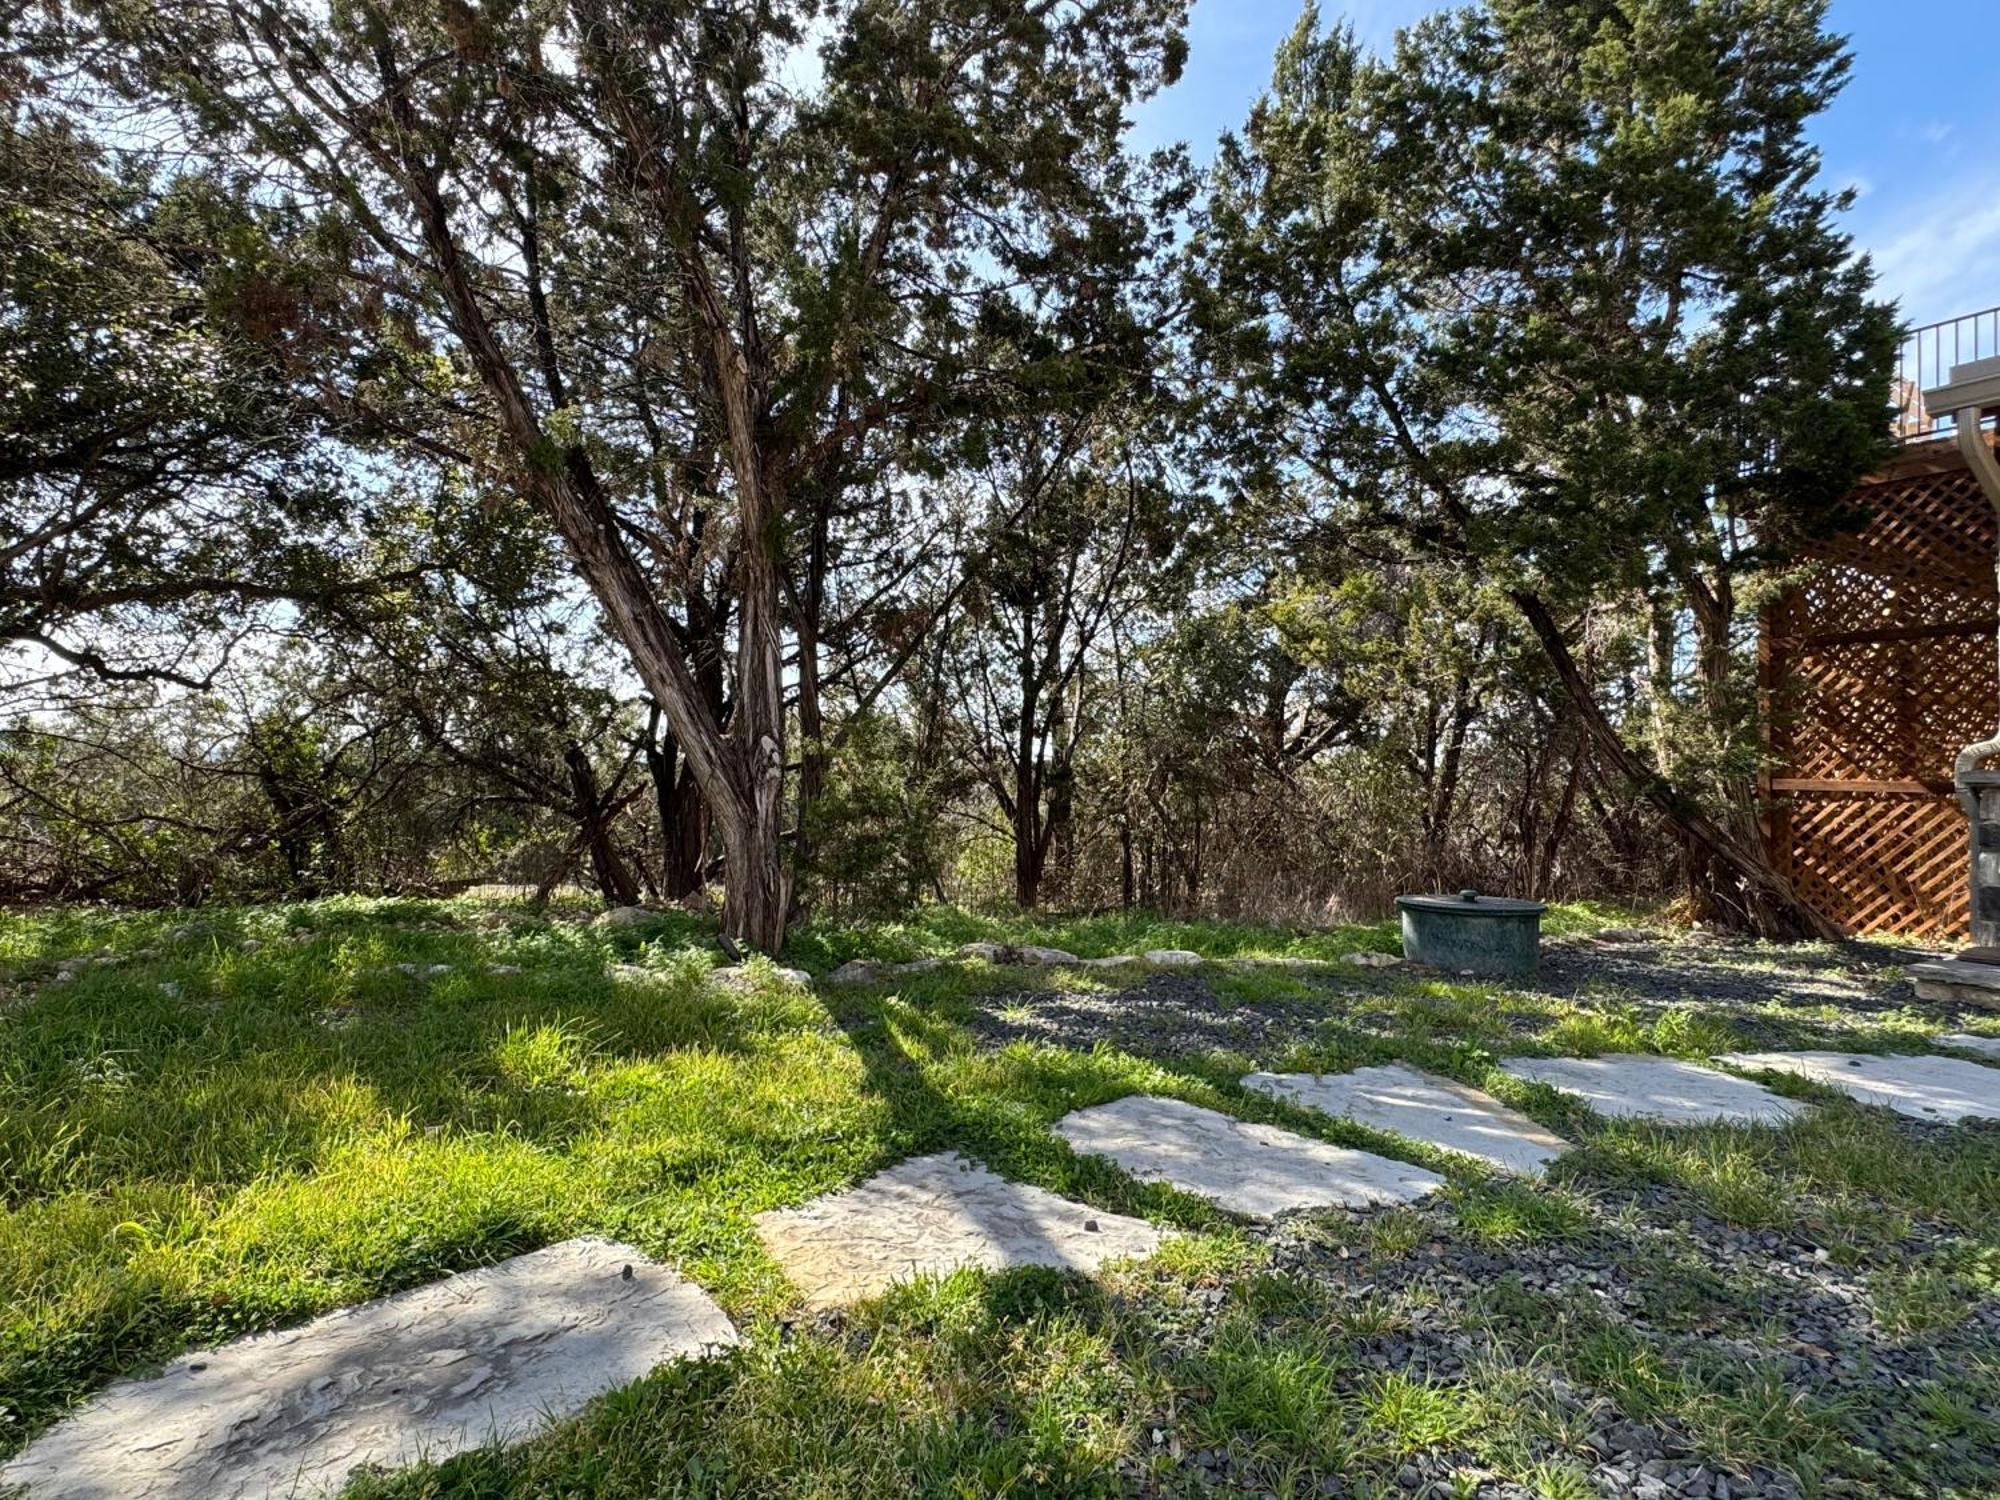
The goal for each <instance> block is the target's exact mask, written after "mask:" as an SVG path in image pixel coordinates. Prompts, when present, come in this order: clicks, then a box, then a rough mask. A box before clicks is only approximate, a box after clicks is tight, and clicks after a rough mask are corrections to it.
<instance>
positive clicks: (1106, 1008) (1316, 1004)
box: [971, 970, 1342, 1058]
mask: <svg viewBox="0 0 2000 1500" xmlns="http://www.w3.org/2000/svg"><path fill="white" fill-rule="evenodd" d="M976 1003H977V1005H978V1012H977V1014H976V1015H975V1016H974V1018H973V1020H972V1022H971V1028H972V1030H973V1031H974V1032H975V1033H976V1034H977V1035H979V1036H980V1037H982V1038H984V1039H985V1040H987V1041H989V1042H992V1043H994V1044H996V1045H998V1044H1003V1043H1006V1042H1014V1041H1030V1042H1048V1043H1050V1044H1052V1045H1054V1046H1058V1047H1073V1048H1076V1049H1077V1050H1079V1051H1084V1052H1087V1051H1089V1050H1090V1049H1091V1048H1092V1047H1094V1046H1096V1045H1097V1044H1098V1043H1099V1042H1109V1043H1110V1044H1111V1045H1113V1046H1115V1047H1119V1048H1121V1049H1123V1050H1124V1051H1127V1052H1130V1053H1132V1054H1134V1055H1135V1056H1139V1057H1154V1058H1172V1057H1192V1056H1199V1055H1202V1054H1205V1053H1209V1052H1216V1051H1227V1052H1241V1053H1244V1054H1246V1055H1249V1056H1252V1057H1258V1058H1263V1057H1265V1056H1274V1055H1276V1054H1278V1053H1282V1052H1283V1051H1284V1050H1285V1049H1286V1048H1287V1047H1289V1046H1291V1045H1292V1044H1293V1043H1294V1042H1298V1041H1301V1040H1303V1039H1304V1038H1305V1037H1307V1036H1308V1035H1310V1034H1311V1032H1312V1030H1313V1028H1314V1027H1316V1026H1318V1025H1319V1024H1320V1023H1321V1022H1323V1021H1326V1020H1328V1019H1329V1018H1330V1017H1332V1016H1335V1015H1338V1014H1339V1013H1340V1010H1341V1009H1342V1007H1341V1005H1340V1004H1339V996H1338V993H1337V992H1335V991H1332V990H1329V989H1318V988H1316V989H1315V990H1314V992H1313V993H1312V994H1310V995H1306V996H1302V997H1297V998H1283V999H1272V1000H1258V1001H1245V1000H1239V999H1236V998H1235V997H1233V996H1230V995H1226V994H1222V993H1218V992H1217V991H1216V990H1214V989H1211V988H1210V987H1209V985H1208V983H1207V981H1206V980H1204V979H1203V978H1202V976H1201V975H1200V973H1198V972H1193V971H1184V970H1162V971H1158V972H1155V973H1152V974H1149V975H1147V976H1146V978H1145V980H1144V981H1143V982H1142V983H1140V984H1138V985H1136V986H1134V987H1133V988H1131V989H1128V990H1119V991H1116V992H1111V991H1102V990H1098V991H1087V990H1064V989H1052V990H1006V991H1001V992H999V993H996V994H990V995H982V996H979V997H978V1000H977V1002H976Z"/></svg>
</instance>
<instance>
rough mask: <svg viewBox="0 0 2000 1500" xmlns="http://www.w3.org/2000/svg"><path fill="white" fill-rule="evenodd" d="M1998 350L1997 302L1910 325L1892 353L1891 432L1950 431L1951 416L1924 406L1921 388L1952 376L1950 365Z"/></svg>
mask: <svg viewBox="0 0 2000 1500" xmlns="http://www.w3.org/2000/svg"><path fill="white" fill-rule="evenodd" d="M1996 354H2000V307H1989V308H1987V309H1986V310H1985V311H1984V312H1976V313H1967V314H1965V316H1963V317H1959V318H1947V319H1945V321H1944V322H1942V323H1927V324H1925V325H1924V326H1923V327H1922V328H1916V329H1912V330H1911V331H1910V335H1909V337H1908V338H1906V339H1904V340H1903V347H1902V349H1901V350H1900V351H1899V352H1898V353H1897V355H1896V384H1895V387H1894V395H1893V396H1892V398H1891V399H1893V400H1894V401H1895V403H1896V436H1897V437H1899V438H1901V439H1902V440H1903V441H1904V442H1906V443H1916V442H1922V441H1923V440H1924V439H1925V438H1928V437H1933V436H1935V435H1936V434H1938V433H1940V432H1949V431H1950V430H1951V415H1950V413H1948V412H1947V413H1945V414H1943V415H1941V416H1932V415H1931V413H1929V412H1928V411H1926V410H1924V392H1925V391H1927V390H1931V389H1934V388H1935V387H1937V386H1940V385H1943V384H1944V383H1945V382H1946V381H1947V380H1949V379H1950V378H1951V369H1952V366H1953V365H1962V364H1966V363H1968V362H1969V361H1972V360H1975V359H1990V358H1992V357H1993V356H1994V355H1996Z"/></svg>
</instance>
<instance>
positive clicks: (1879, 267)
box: [1853, 167, 2000, 323]
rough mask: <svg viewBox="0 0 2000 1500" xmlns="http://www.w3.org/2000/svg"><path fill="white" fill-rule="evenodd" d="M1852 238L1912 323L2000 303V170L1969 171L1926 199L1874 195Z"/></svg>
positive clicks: (1936, 320)
mask: <svg viewBox="0 0 2000 1500" xmlns="http://www.w3.org/2000/svg"><path fill="white" fill-rule="evenodd" d="M1857 218H1859V219H1861V220H1862V222H1859V223H1856V224H1855V225H1854V226H1853V228H1854V237H1855V241H1856V243H1857V244H1859V245H1860V247H1861V248H1862V249H1864V250H1866V251H1868V252H1869V253H1870V254H1871V255H1872V256H1873V257H1874V261H1875V271H1876V274H1877V276H1878V278H1879V283H1878V284H1879V286H1880V289H1881V291H1882V292H1883V293H1884V294H1885V295H1887V296H1890V297H1894V298H1895V299H1896V301H1897V302H1898V303H1899V304H1900V305H1901V307H1902V310H1903V316H1904V317H1905V318H1906V319H1908V320H1909V321H1911V322H1913V323H1935V322H1939V321H1942V320H1943V319H1945V318H1955V317H1958V316H1959V315H1960V314H1963V313H1971V312H1979V311H1982V310H1984V309H1986V308H1989V307H1992V306H1994V305H1995V304H1996V303H2000V171H1996V170H1994V169H1993V168H1990V167H1988V168H1984V169H1982V170H1980V171H1978V172H1975V173H1969V174H1967V175H1966V176H1963V177H1961V178H1959V179H1957V180H1956V181H1953V182H1951V183H1948V184H1947V185H1945V186H1944V187H1943V188H1941V189H1939V190H1937V191H1935V192H1933V193H1932V194H1930V195H1929V196H1928V197H1926V198H1922V199H1919V200H1917V201H1915V202H1910V201H1907V200H1906V201H1903V202H1895V201H1891V200H1890V199H1888V198H1886V197H1885V196H1884V195H1881V194H1877V195H1875V196H1874V197H1872V198H1871V199H1870V200H1869V212H1868V213H1867V214H1866V216H1865V217H1864V216H1861V215H1857Z"/></svg>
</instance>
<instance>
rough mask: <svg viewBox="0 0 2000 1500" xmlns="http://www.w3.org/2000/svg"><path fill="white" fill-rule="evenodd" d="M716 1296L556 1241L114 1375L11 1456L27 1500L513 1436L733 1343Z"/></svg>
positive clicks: (396, 1460)
mask: <svg viewBox="0 0 2000 1500" xmlns="http://www.w3.org/2000/svg"><path fill="white" fill-rule="evenodd" d="M736 1337H737V1335H736V1330H735V1328H734V1327H732V1326H731V1324H730V1322H729V1319H728V1318H727V1317H725V1316H724V1315H723V1312H722V1310H721V1309H720V1308H719V1307H717V1306H716V1305H715V1303H714V1302H712V1301H710V1300H709V1297H708V1294H707V1293H705V1292H703V1291H702V1290H701V1289H700V1288H699V1287H696V1286H694V1285H692V1284H690V1283H689V1282H686V1281H683V1280H682V1279H681V1278H680V1277H679V1276H677V1275H675V1274H674V1273H673V1272H672V1271H670V1270H668V1269H667V1268H666V1267H665V1266H662V1265H658V1264H656V1263H655V1262H653V1261H651V1260H648V1259H647V1258H646V1257H645V1256H643V1255H641V1254H640V1253H639V1252H638V1251H636V1250H632V1249H630V1248H628V1247H626V1246H624V1245H619V1244H615V1243H613V1242H611V1241H609V1240H601V1239H594V1238H585V1239H574V1240H565V1241H564V1242H563V1243H561V1244H559V1245H551V1246H549V1247H548V1248H546V1249H543V1250H537V1251H534V1252H533V1253H531V1254H528V1255H520V1256H516V1257H515V1258H514V1259H512V1260H507V1261H502V1262H501V1263H500V1264H498V1265H495V1266H487V1267H485V1268H484V1269H482V1270H477V1271H467V1272H465V1273H464V1274H462V1275H458V1276H452V1277H448V1278H447V1279H445V1280H443V1281H440V1282H434V1283H432V1284H431V1285H429V1286H424V1287H418V1288H416V1289H414V1290H412V1291H407V1292H399V1293H397V1294H396V1295H395V1296H393V1297H384V1298H382V1299H380V1300H379V1301H375V1302H369V1303H365V1304H363V1305H362V1306H360V1307H354V1308H348V1309H346V1310H344V1311H342V1312H336V1313H329V1314H327V1315H326V1316H325V1317H321V1318H315V1319H314V1320H313V1321H312V1322H310V1323H307V1324H305V1325H304V1326H303V1327H299V1328H292V1329H287V1330H284V1331H283V1332H279V1333H261V1334H256V1335H254V1336H252V1337H250V1338H245V1339H238V1340H237V1341H236V1342H234V1343H231V1344H225V1345H224V1346H223V1347H222V1348H220V1349H215V1350H210V1351H207V1352H203V1353H196V1354H190V1355H186V1356H184V1357H183V1358H181V1359H177V1360H175V1361H174V1362H173V1363H172V1364H171V1365H169V1366H167V1369H166V1371H165V1373H163V1374H161V1375H159V1376H157V1377H155V1378H153V1379H149V1380H124V1381H119V1382H118V1383H117V1384H115V1385H113V1386H111V1387H109V1388H108V1389H107V1390H105V1391H104V1392H103V1393H102V1394H101V1395H99V1396H97V1397H96V1398H95V1399H93V1400H92V1401H90V1402H89V1403H88V1404H87V1405H85V1406H84V1407H83V1408H82V1409H81V1410H80V1411H78V1412H77V1413H76V1415H74V1416H72V1417H70V1418H68V1419H67V1420H65V1421H63V1422H61V1423H58V1424H57V1425H56V1426H55V1427H53V1428H51V1429H50V1430H49V1431H48V1432H46V1433H44V1434H43V1435H42V1436H41V1437H40V1438H38V1439H37V1440H36V1441H35V1442H34V1443H32V1444H30V1445H29V1446H28V1448H27V1449H26V1450H25V1451H24V1452H22V1453H21V1454H20V1455H19V1456H17V1457H16V1458H15V1459H14V1460H13V1461H12V1462H11V1463H9V1464H7V1465H6V1466H5V1467H4V1468H0V1489H5V1488H8V1487H11V1486H15V1485H25V1486H26V1487H27V1494H28V1500H264V1497H265V1496H267V1495H286V1496H289V1495H294V1494H313V1493H316V1492H319V1491H322V1490H330V1489H335V1488H338V1487H339V1486H340V1484H341V1483H342V1482H343V1481H344V1480H345V1479H346V1477H347V1475H348V1473H349V1471H350V1470H352V1469H353V1468H354V1467H355V1466H356V1465H359V1464H378V1465H385V1466H400V1465H404V1464H408V1463H413V1462H416V1461H417V1460H418V1459H420V1458H429V1459H439V1458H445V1457H448V1456H449V1455H451V1454H453V1453H457V1452H460V1451H462V1450H464V1449H467V1448H472V1447H477V1446H479V1445H481V1444H483V1443H486V1442H488V1441H495V1440H497V1441H502V1442H505V1441H511V1440H514V1439H517V1438H521V1437H524V1436H526V1435H527V1434H529V1433H531V1432H533V1431H535V1430H537V1429H539V1428H540V1427H541V1426H542V1425H543V1424H544V1423H545V1422H546V1421H547V1420H548V1419H549V1418H550V1417H552V1416H557V1417H559V1416H563V1415H566V1414H568V1413H569V1412H572V1411H575V1410H576V1409H577V1408H578V1407H580V1406H582V1405H583V1403H584V1402H586V1401H588V1400H589V1399H590V1398H591V1397H593V1396H596V1395H598V1394H600V1393H601V1392H604V1391H608V1390H611V1389H613V1388H614V1387H617V1386H621V1385H626V1384H629V1383H630V1382H631V1381H634V1380H637V1379H639V1378H640V1377H641V1376H643V1375H645V1374H647V1373H648V1372H649V1371H651V1370H653V1369H654V1368H655V1367H657V1366H658V1365H661V1364H663V1363H665V1362H667V1361H669V1360H674V1359H682V1358H688V1357H692V1356H696V1355H700V1354H703V1353H706V1352H708V1351H710V1350H713V1349H715V1348H718V1347H721V1346H724V1345H728V1344H733V1343H735V1342H736Z"/></svg>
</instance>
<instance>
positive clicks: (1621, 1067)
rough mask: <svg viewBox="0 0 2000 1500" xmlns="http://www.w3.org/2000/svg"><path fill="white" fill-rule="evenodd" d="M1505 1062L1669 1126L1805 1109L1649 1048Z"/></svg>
mask: <svg viewBox="0 0 2000 1500" xmlns="http://www.w3.org/2000/svg"><path fill="white" fill-rule="evenodd" d="M1503 1066H1504V1067H1505V1068H1506V1070H1507V1071H1508V1072H1509V1073H1511V1074H1513V1075H1514V1077H1516V1078H1522V1079H1526V1080H1527V1081H1528V1082H1530V1083H1546V1084H1548V1085H1549V1086H1550V1087H1551V1088H1557V1089H1561V1090H1562V1091H1563V1092H1564V1093H1566V1094H1576V1095H1578V1096H1579V1097H1581V1098H1582V1099H1583V1101H1584V1103H1586V1104H1588V1105H1589V1106H1590V1107H1591V1108H1592V1109H1594V1110H1596V1111H1597V1112H1598V1113H1599V1114H1600V1115H1604V1116H1607V1117H1608V1118H1612V1119H1639V1120H1659V1121H1662V1122H1664V1123H1666V1124H1668V1125H1713V1124H1718V1123H1732V1124H1759V1123H1761V1124H1771V1125H1775V1124H1781V1123H1783V1122H1784V1121H1786V1120H1790V1119H1793V1118H1795V1117H1797V1116H1798V1115H1801V1114H1803V1113H1804V1112H1805V1106H1804V1105H1802V1104H1799V1103H1797V1102H1795V1101H1793V1100H1791V1099H1787V1098H1785V1097H1784V1096H1783V1095H1780V1094H1774V1093H1772V1092H1771V1091H1770V1090H1769V1089H1767V1088H1765V1087H1764V1086H1763V1085H1762V1084H1761V1083H1752V1082H1750V1081H1749V1080H1748V1079H1747V1078H1735V1077H1732V1076H1731V1075H1730V1074H1727V1073H1718V1072H1716V1071H1715V1070H1714V1069H1712V1068H1703V1067H1698V1066H1696V1065H1695V1064H1694V1063H1690V1062H1682V1061H1681V1060H1680V1059H1678V1058H1673V1057H1654V1056H1652V1055H1651V1054H1649V1053H1641V1052H1618V1053H1612V1054H1611V1055H1610V1056H1607V1057H1517V1058H1513V1059H1511V1060H1510V1061H1508V1062H1507V1063H1505V1064H1503Z"/></svg>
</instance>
